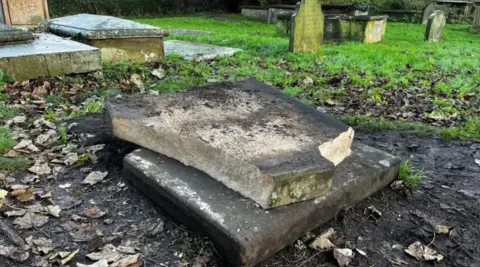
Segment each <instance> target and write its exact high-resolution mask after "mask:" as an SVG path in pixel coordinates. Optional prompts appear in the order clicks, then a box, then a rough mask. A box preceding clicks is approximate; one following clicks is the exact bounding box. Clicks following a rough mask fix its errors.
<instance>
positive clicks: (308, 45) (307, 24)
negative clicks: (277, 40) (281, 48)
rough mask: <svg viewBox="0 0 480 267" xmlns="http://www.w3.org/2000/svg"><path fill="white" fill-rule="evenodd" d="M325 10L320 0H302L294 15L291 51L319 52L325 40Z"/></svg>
mask: <svg viewBox="0 0 480 267" xmlns="http://www.w3.org/2000/svg"><path fill="white" fill-rule="evenodd" d="M323 19H324V18H323V12H322V6H321V3H320V1H319V0H302V1H301V2H300V3H298V4H297V9H296V12H295V14H294V15H293V16H292V30H291V33H290V51H291V52H294V53H296V52H311V53H319V52H320V50H321V43H322V41H323Z"/></svg>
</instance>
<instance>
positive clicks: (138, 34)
mask: <svg viewBox="0 0 480 267" xmlns="http://www.w3.org/2000/svg"><path fill="white" fill-rule="evenodd" d="M42 28H44V29H46V30H48V31H50V32H52V33H54V34H57V35H60V36H66V37H72V38H73V39H74V40H77V41H80V42H83V43H86V44H89V45H93V46H95V47H98V48H100V51H101V53H102V59H103V60H105V61H118V60H134V61H140V62H155V61H159V60H161V59H162V58H163V57H164V47H163V37H164V36H168V32H167V31H165V30H163V29H161V28H158V27H154V26H150V25H146V24H141V23H137V22H134V21H130V20H125V19H120V18H115V17H110V16H100V15H91V14H78V15H74V16H68V17H63V18H57V19H53V20H50V21H47V22H44V23H43V24H42Z"/></svg>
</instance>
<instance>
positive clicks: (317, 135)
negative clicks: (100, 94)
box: [107, 79, 354, 208]
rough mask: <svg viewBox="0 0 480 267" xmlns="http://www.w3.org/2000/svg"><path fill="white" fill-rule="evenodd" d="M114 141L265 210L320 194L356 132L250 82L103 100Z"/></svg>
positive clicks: (256, 82) (347, 153)
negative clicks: (207, 178)
mask: <svg viewBox="0 0 480 267" xmlns="http://www.w3.org/2000/svg"><path fill="white" fill-rule="evenodd" d="M107 109H108V113H109V115H110V118H111V121H112V126H113V133H114V135H116V136H117V137H119V138H121V139H124V140H127V141H130V142H133V143H136V144H138V145H140V146H142V147H145V148H148V149H151V150H153V151H156V152H158V153H162V154H165V155H167V156H169V157H172V158H175V159H177V160H179V161H181V162H182V163H184V164H185V165H187V166H193V167H195V168H197V169H199V170H202V171H204V172H206V173H207V174H209V175H211V176H212V177H213V178H215V179H217V180H219V181H220V182H222V183H223V184H225V185H226V186H227V187H229V188H231V189H233V190H235V191H237V192H240V193H241V194H242V195H244V196H246V197H248V198H250V199H253V200H254V201H256V202H257V203H258V204H260V205H261V206H262V207H264V208H268V207H274V206H280V205H286V204H290V203H294V202H299V201H304V200H307V199H311V198H315V197H319V196H322V195H325V194H326V193H327V192H328V190H329V189H330V185H331V182H332V177H333V174H334V170H335V165H338V164H340V163H341V162H342V161H343V160H344V159H345V158H346V157H348V156H349V155H350V153H351V150H350V147H351V144H352V140H353V135H354V133H353V130H352V129H351V128H350V127H348V126H346V125H344V124H342V123H340V122H338V121H336V120H335V119H333V118H331V117H329V116H327V115H325V114H323V113H320V112H318V111H316V110H315V109H313V108H311V107H308V106H306V105H305V104H303V103H301V102H299V101H297V100H294V99H292V98H289V97H287V96H285V95H283V94H282V93H280V92H279V91H278V90H276V89H274V88H271V87H269V86H267V85H265V84H263V83H260V82H258V81H256V80H254V79H250V80H247V81H244V82H237V83H218V84H214V85H210V86H208V87H203V88H195V89H191V90H187V91H183V92H178V93H172V94H164V95H159V96H138V97H132V98H118V99H112V100H109V101H108V102H107Z"/></svg>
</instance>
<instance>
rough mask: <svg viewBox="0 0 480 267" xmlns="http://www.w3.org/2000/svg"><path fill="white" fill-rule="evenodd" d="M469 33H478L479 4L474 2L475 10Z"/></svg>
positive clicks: (479, 22)
mask: <svg viewBox="0 0 480 267" xmlns="http://www.w3.org/2000/svg"><path fill="white" fill-rule="evenodd" d="M470 32H472V33H480V2H476V4H475V9H474V11H473V22H472V27H471V28H470Z"/></svg>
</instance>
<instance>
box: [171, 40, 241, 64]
mask: <svg viewBox="0 0 480 267" xmlns="http://www.w3.org/2000/svg"><path fill="white" fill-rule="evenodd" d="M239 51H242V49H239V48H232V47H225V46H216V45H210V44H201V43H194V42H189V41H180V40H168V41H165V54H166V55H172V54H177V55H180V56H181V57H183V58H184V59H187V60H197V61H201V60H212V59H214V58H217V57H225V56H233V55H235V53H237V52H239Z"/></svg>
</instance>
